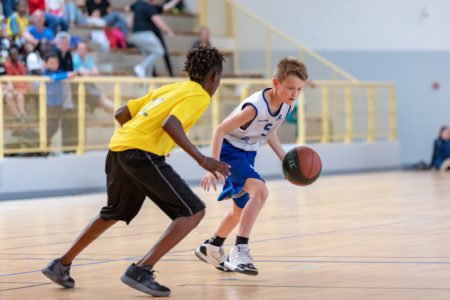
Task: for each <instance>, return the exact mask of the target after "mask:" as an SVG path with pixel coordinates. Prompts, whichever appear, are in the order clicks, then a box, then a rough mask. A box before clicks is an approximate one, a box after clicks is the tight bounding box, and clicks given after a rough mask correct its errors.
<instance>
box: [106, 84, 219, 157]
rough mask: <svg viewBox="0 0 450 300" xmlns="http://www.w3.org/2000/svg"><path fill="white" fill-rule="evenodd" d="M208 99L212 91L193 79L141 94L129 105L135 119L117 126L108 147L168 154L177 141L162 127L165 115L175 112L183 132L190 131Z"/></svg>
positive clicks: (129, 102) (117, 150)
mask: <svg viewBox="0 0 450 300" xmlns="http://www.w3.org/2000/svg"><path fill="white" fill-rule="evenodd" d="M209 102H210V97H209V94H208V93H207V92H206V91H205V90H204V89H203V88H202V86H201V85H200V84H198V83H196V82H194V81H183V82H177V83H173V84H169V85H165V86H162V87H160V88H159V89H156V90H154V91H151V92H150V93H148V94H147V95H146V96H144V97H142V98H139V99H136V100H130V101H128V104H127V106H128V109H129V110H130V114H131V117H132V119H131V120H129V121H128V122H126V123H125V124H124V125H123V127H122V128H119V129H116V131H115V132H114V134H113V136H112V138H111V141H110V142H109V149H110V150H111V151H116V152H119V151H125V150H128V149H140V150H144V151H147V152H152V153H154V154H157V155H167V154H169V153H170V151H171V150H172V149H173V147H175V142H174V141H173V140H172V138H171V137H170V136H169V135H168V134H167V133H166V131H164V129H163V128H162V126H163V123H164V121H165V120H166V118H167V117H168V116H169V115H173V116H175V117H176V118H177V119H178V120H179V121H180V123H181V125H182V127H183V130H184V132H188V131H189V129H191V127H192V126H193V125H194V124H195V122H197V120H198V118H200V116H201V115H202V114H203V112H204V111H205V109H206V108H207V107H208V105H209Z"/></svg>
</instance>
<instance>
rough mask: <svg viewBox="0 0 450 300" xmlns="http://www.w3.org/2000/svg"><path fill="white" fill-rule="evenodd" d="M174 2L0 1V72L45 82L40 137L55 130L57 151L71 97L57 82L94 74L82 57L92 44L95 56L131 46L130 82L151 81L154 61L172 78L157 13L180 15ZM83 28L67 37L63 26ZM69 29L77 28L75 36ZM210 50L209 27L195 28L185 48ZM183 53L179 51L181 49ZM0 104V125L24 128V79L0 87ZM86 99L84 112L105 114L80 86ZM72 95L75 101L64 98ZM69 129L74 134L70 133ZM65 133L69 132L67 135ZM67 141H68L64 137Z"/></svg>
mask: <svg viewBox="0 0 450 300" xmlns="http://www.w3.org/2000/svg"><path fill="white" fill-rule="evenodd" d="M185 10H186V9H185V6H184V4H183V1H182V0H166V1H158V0H138V1H134V2H133V3H131V5H129V6H126V7H122V8H120V7H119V8H117V10H114V8H113V7H112V6H111V4H110V2H109V1H108V0H3V1H2V12H3V14H2V15H0V75H12V76H14V75H38V76H41V75H43V76H49V77H50V78H51V79H52V80H53V81H52V82H50V83H47V84H46V99H47V116H48V128H47V135H48V140H49V141H51V138H52V136H53V134H54V133H55V132H56V131H57V129H58V128H60V127H61V129H62V134H63V144H64V145H63V146H70V145H71V143H70V142H67V143H65V142H64V141H65V140H70V138H73V137H71V135H72V136H75V135H76V128H75V127H76V123H74V122H76V117H77V104H76V102H77V99H76V97H72V95H73V94H74V93H76V88H74V85H73V84H72V85H71V84H69V83H67V82H64V81H62V80H63V79H66V78H74V77H76V76H98V75H101V73H100V71H99V69H98V67H97V66H96V65H95V63H94V62H93V60H92V59H91V58H90V57H89V52H90V51H91V50H92V51H94V49H90V47H89V46H88V45H95V44H98V45H100V48H99V49H100V50H99V51H105V52H108V51H110V50H111V49H112V48H129V47H134V48H137V49H139V51H140V52H141V54H142V56H143V59H142V61H141V62H140V63H138V64H137V65H135V66H134V67H133V68H132V69H131V68H130V73H131V72H134V74H135V75H136V76H138V77H152V76H156V74H157V73H156V70H155V68H154V65H155V61H156V60H157V59H164V62H165V65H166V68H167V73H164V72H162V73H163V74H167V75H168V76H174V72H173V68H172V65H171V61H170V57H169V52H168V49H167V44H166V42H165V40H164V37H165V36H166V37H169V38H171V37H173V36H174V31H173V30H172V29H171V28H170V26H168V25H167V24H166V23H165V22H164V20H163V19H162V18H161V14H162V13H164V12H168V11H171V12H172V13H174V14H175V13H179V12H185ZM77 27H78V28H87V29H89V33H90V34H89V37H87V38H86V37H84V38H82V37H80V36H76V35H75V36H74V35H71V34H69V31H70V29H71V28H77ZM75 32H77V31H75ZM203 45H210V42H209V30H208V28H206V27H203V28H200V30H199V37H198V41H196V42H195V43H194V44H193V45H192V47H198V46H203ZM187 50H189V49H186V51H187ZM2 88H3V89H2V90H3V95H2V96H3V99H4V101H5V105H6V108H7V113H9V117H10V118H9V119H8V120H7V121H8V122H10V123H11V122H12V123H22V124H26V123H28V122H29V121H30V117H29V113H27V110H26V107H27V105H26V99H27V98H26V96H27V95H29V94H32V93H34V94H36V91H37V88H38V86H36V84H33V83H29V82H16V81H12V82H3V83H2ZM85 89H86V96H87V99H88V98H89V99H90V101H89V103H87V110H88V111H91V112H92V111H93V110H94V108H96V107H99V108H101V109H103V110H104V111H105V112H107V113H109V114H112V113H113V109H114V106H113V103H112V101H111V100H110V99H108V97H107V96H106V95H105V94H103V93H102V92H101V91H100V89H98V88H97V87H96V86H95V85H94V84H86V85H85ZM72 98H75V99H72ZM74 128H75V130H74ZM70 132H72V133H70ZM66 137H68V139H66Z"/></svg>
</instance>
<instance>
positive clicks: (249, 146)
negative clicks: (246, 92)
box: [225, 89, 291, 151]
mask: <svg viewBox="0 0 450 300" xmlns="http://www.w3.org/2000/svg"><path fill="white" fill-rule="evenodd" d="M266 90H268V89H265V90H262V91H259V92H256V93H254V94H253V95H251V96H250V97H248V98H247V99H245V100H244V101H243V102H242V103H241V104H240V105H238V106H237V107H236V108H235V109H234V110H233V112H232V113H231V114H230V115H229V116H228V117H227V119H229V118H231V117H232V116H234V115H235V114H237V113H238V112H240V111H241V110H242V109H244V107H245V106H247V105H251V106H253V107H254V108H255V110H256V116H255V118H254V119H253V120H251V121H250V125H248V126H247V127H246V128H245V129H243V128H241V127H239V128H236V129H235V130H233V131H231V132H230V133H228V134H227V135H225V139H226V140H227V141H228V142H229V143H230V144H231V145H233V146H234V147H236V148H239V149H242V150H245V151H256V150H258V149H259V147H261V145H262V144H264V143H265V142H266V141H267V140H268V139H269V137H270V135H271V134H272V133H273V132H274V131H275V130H277V128H278V127H280V125H281V124H282V123H283V121H284V119H286V116H287V115H288V114H289V111H290V110H291V106H290V105H287V104H286V103H282V104H281V107H280V109H279V110H278V112H275V113H274V114H272V112H271V111H270V110H269V104H268V102H267V100H266V99H265V98H264V92H265V91H266Z"/></svg>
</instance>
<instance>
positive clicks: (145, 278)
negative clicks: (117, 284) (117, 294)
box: [120, 263, 170, 297]
mask: <svg viewBox="0 0 450 300" xmlns="http://www.w3.org/2000/svg"><path fill="white" fill-rule="evenodd" d="M153 272H154V271H153V270H152V269H151V268H150V267H139V266H136V265H135V264H134V263H133V264H131V266H129V267H128V269H127V270H126V271H125V274H123V275H122V277H120V280H122V282H123V283H125V284H126V285H128V286H130V287H132V288H134V289H136V290H139V291H141V292H144V293H147V294H149V295H152V296H156V297H167V296H169V295H170V289H168V288H167V287H165V286H163V285H160V284H159V283H157V282H156V281H155V276H154V275H153Z"/></svg>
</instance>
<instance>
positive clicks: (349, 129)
mask: <svg viewBox="0 0 450 300" xmlns="http://www.w3.org/2000/svg"><path fill="white" fill-rule="evenodd" d="M352 140H353V108H352V88H351V87H350V86H346V87H345V140H344V141H345V143H351V142H352Z"/></svg>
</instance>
